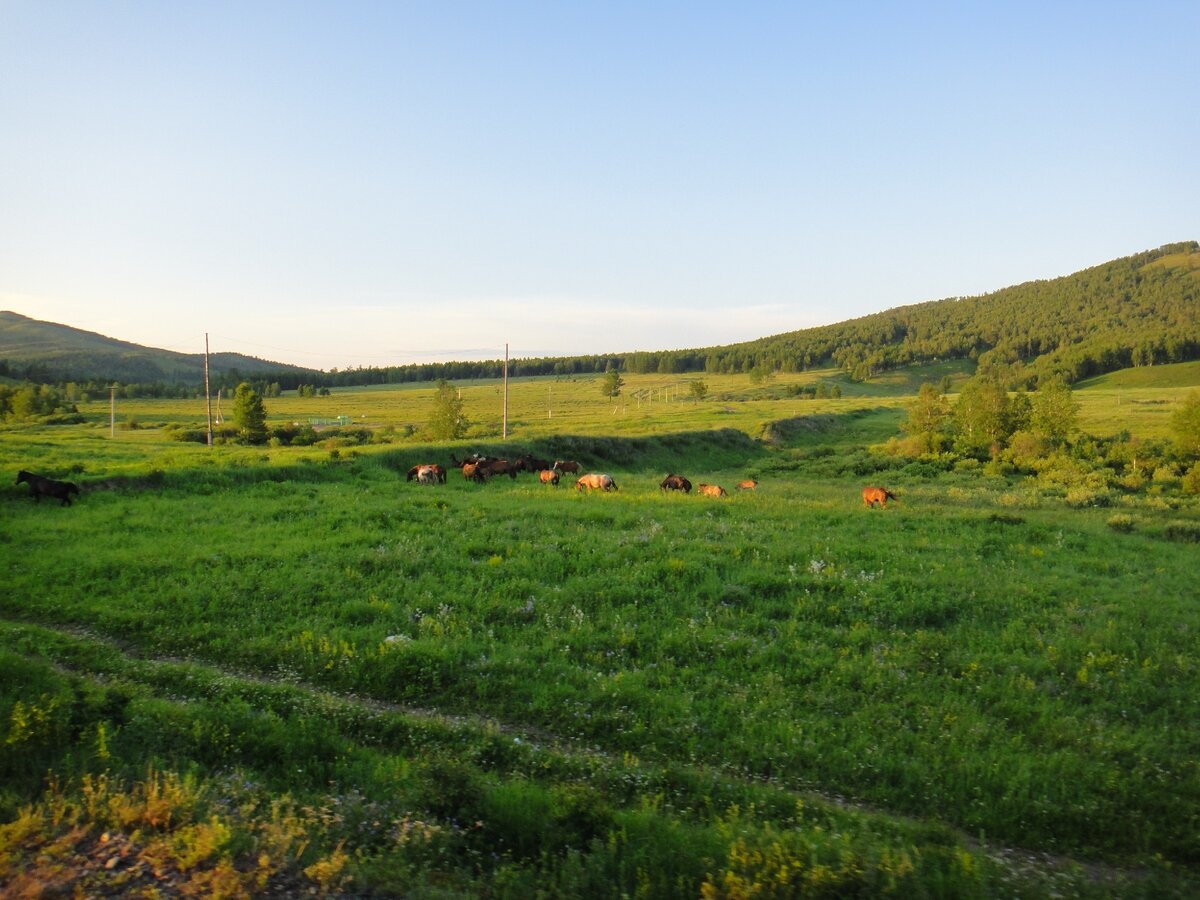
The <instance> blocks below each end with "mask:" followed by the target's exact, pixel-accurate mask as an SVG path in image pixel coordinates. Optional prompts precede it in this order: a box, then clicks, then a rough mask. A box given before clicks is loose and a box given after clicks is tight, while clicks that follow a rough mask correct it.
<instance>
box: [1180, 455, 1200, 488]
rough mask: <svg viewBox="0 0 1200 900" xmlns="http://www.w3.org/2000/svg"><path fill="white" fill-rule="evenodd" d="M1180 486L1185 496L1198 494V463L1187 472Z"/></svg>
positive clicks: (1199, 469) (1199, 474)
mask: <svg viewBox="0 0 1200 900" xmlns="http://www.w3.org/2000/svg"><path fill="white" fill-rule="evenodd" d="M1181 485H1182V487H1183V492H1184V493H1185V494H1200V463H1196V465H1194V466H1192V467H1191V468H1190V469H1188V470H1187V474H1185V475H1184V476H1183V481H1182V482H1181Z"/></svg>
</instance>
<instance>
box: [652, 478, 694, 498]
mask: <svg viewBox="0 0 1200 900" xmlns="http://www.w3.org/2000/svg"><path fill="white" fill-rule="evenodd" d="M658 489H659V490H660V491H683V492H684V493H685V494H690V493H691V492H692V483H691V482H690V481H688V480H687V479H686V478H684V477H683V476H682V475H668V476H667V477H666V478H664V479H663V480H662V484H660V485H659V486H658Z"/></svg>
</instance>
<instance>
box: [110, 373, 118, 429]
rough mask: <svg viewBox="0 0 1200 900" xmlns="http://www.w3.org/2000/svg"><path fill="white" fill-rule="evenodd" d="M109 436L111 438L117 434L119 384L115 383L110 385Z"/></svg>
mask: <svg viewBox="0 0 1200 900" xmlns="http://www.w3.org/2000/svg"><path fill="white" fill-rule="evenodd" d="M108 436H109V438H115V437H116V436H117V386H116V385H115V384H110V385H109V386H108Z"/></svg>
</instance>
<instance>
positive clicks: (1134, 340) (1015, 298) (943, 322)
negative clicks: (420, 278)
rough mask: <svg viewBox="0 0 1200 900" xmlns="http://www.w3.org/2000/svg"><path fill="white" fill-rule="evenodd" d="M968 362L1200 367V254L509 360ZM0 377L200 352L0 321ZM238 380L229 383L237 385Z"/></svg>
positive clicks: (241, 366) (150, 368) (873, 371)
mask: <svg viewBox="0 0 1200 900" xmlns="http://www.w3.org/2000/svg"><path fill="white" fill-rule="evenodd" d="M965 358H971V359H974V360H976V361H978V362H979V364H980V365H981V366H986V365H989V364H995V365H997V366H998V367H1001V368H1003V369H1004V371H1005V372H1007V373H1008V377H1009V379H1010V381H1013V382H1020V381H1022V380H1025V381H1027V382H1034V381H1036V380H1037V379H1038V378H1041V377H1044V376H1046V375H1061V376H1063V377H1064V378H1065V379H1066V380H1067V381H1068V382H1074V381H1078V380H1080V379H1082V378H1088V377H1091V376H1093V375H1100V374H1103V373H1105V372H1112V371H1116V370H1118V369H1124V368H1130V367H1133V366H1145V365H1155V364H1158V363H1167V362H1183V361H1185V360H1193V359H1200V244H1198V243H1197V242H1196V241H1187V242H1183V243H1178V244H1167V245H1164V246H1162V247H1159V248H1158V249H1157V250H1147V251H1143V252H1141V253H1136V254H1134V255H1132V256H1126V257H1122V258H1121V259H1116V260H1113V261H1111V262H1108V263H1103V264H1102V265H1099V266H1093V267H1091V268H1088V269H1084V270H1082V271H1080V272H1076V273H1074V274H1073V275H1065V276H1063V277H1061V278H1052V279H1046V280H1040V281H1030V282H1026V283H1024V284H1019V285H1015V286H1013V287H1007V288H1002V289H1000V290H997V291H993V292H991V293H988V294H983V295H980V296H978V297H951V298H948V299H945V300H933V301H930V302H928V303H917V304H914V305H912V306H902V307H897V308H895V309H889V310H885V311H883V312H879V313H874V314H872V315H869V316H863V317H861V318H858V319H851V320H848V321H846V322H841V323H838V324H836V325H824V326H821V327H818V328H807V329H804V330H801V331H793V332H788V333H786V334H778V335H774V336H771V337H764V338H760V339H758V340H755V341H747V342H744V343H740V344H729V345H725V346H720V347H707V348H699V349H694V350H661V351H659V350H646V351H640V352H635V353H610V354H599V355H592V356H573V357H548V358H539V359H519V360H514V361H513V366H512V370H511V371H512V373H515V374H520V375H564V374H574V373H586V372H603V371H604V370H605V369H607V368H608V367H610V366H612V367H615V368H618V369H621V370H623V371H626V372H631V373H643V372H659V373H670V374H674V373H678V374H683V373H687V372H750V371H753V370H754V369H756V368H757V369H761V370H764V371H768V372H770V371H799V370H803V369H808V368H813V367H828V366H837V367H840V368H842V369H844V370H845V371H846V372H847V373H848V374H849V375H850V376H851V377H852V378H854V379H857V380H863V379H866V378H870V377H872V376H874V375H878V374H880V373H882V372H885V371H888V370H890V369H898V368H904V367H908V366H918V365H924V364H928V363H932V362H936V361H939V360H946V359H965ZM210 369H211V371H212V373H213V376H214V377H217V378H221V377H222V376H224V378H223V380H224V381H226V382H228V381H229V380H230V378H229V373H234V375H235V376H237V375H240V376H245V377H248V378H251V379H257V380H271V381H278V382H280V383H281V385H282V386H283V387H284V388H290V387H295V386H296V385H297V384H299V383H305V382H307V383H310V384H314V385H326V386H349V385H364V384H385V383H393V382H401V381H430V380H435V379H438V378H448V379H456V378H489V377H494V376H497V375H499V374H500V371H501V363H500V361H498V360H484V361H478V362H475V361H472V362H448V363H424V364H411V365H403V366H389V367H385V368H358V369H350V370H346V371H342V372H317V371H314V370H311V369H305V368H302V367H299V366H291V365H287V364H285V363H278V362H271V361H269V360H263V359H258V358H256V357H253V356H242V355H240V354H236V353H217V354H213V355H212V356H211V357H210ZM0 375H9V376H13V377H20V378H26V379H29V380H31V381H41V382H63V381H69V380H74V381H118V382H121V383H124V384H131V383H141V384H148V383H164V384H198V383H200V382H201V381H202V380H203V377H204V358H203V356H202V355H201V354H187V353H174V352H171V351H169V350H155V349H152V348H149V347H142V346H139V345H137V344H130V343H127V342H125V341H119V340H114V339H113V338H108V337H104V336H102V335H99V334H94V333H92V332H88V331H80V330H79V329H77V328H71V327H68V326H66V325H56V324H53V323H50V322H40V321H37V320H35V319H29V318H26V317H25V316H21V315H17V314H16V313H11V312H0ZM235 380H236V379H235Z"/></svg>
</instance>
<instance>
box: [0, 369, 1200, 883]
mask: <svg viewBox="0 0 1200 900" xmlns="http://www.w3.org/2000/svg"><path fill="white" fill-rule="evenodd" d="M1155 368H1157V369H1158V370H1159V371H1157V372H1153V373H1152V376H1151V375H1148V374H1147V373H1144V372H1138V373H1136V377H1134V376H1133V375H1127V374H1125V373H1117V375H1114V376H1109V377H1108V378H1106V379H1099V380H1097V381H1096V382H1095V383H1093V384H1088V385H1085V386H1083V387H1082V389H1080V390H1079V391H1077V392H1076V397H1077V399H1078V400H1079V402H1080V404H1081V412H1080V420H1081V423H1082V425H1083V427H1084V429H1085V430H1086V431H1088V432H1090V433H1092V434H1095V435H1096V436H1097V437H1106V436H1111V435H1115V434H1119V433H1121V432H1124V431H1128V432H1130V433H1132V434H1134V435H1136V436H1138V437H1140V438H1144V439H1145V440H1147V441H1154V440H1161V439H1163V438H1165V437H1166V436H1167V435H1168V422H1169V416H1170V411H1171V410H1173V409H1174V408H1176V406H1177V405H1178V404H1179V403H1180V402H1181V401H1182V399H1183V397H1184V396H1185V395H1186V393H1187V391H1188V390H1189V389H1191V388H1192V387H1193V386H1195V385H1197V384H1200V367H1198V366H1196V365H1195V364H1185V365H1183V366H1169V367H1155ZM965 375H966V373H965V371H963V370H961V369H958V368H955V367H953V366H943V367H939V368H938V369H937V371H934V372H922V373H909V374H903V373H893V374H892V375H890V376H889V377H888V378H886V379H881V380H879V381H877V382H875V383H868V384H865V385H863V384H852V383H850V382H847V381H844V380H843V379H841V378H840V376H839V375H838V373H836V372H832V371H830V372H809V373H803V374H795V375H782V374H781V375H778V376H776V377H775V378H773V379H770V380H768V381H766V382H763V383H758V384H755V383H752V382H751V381H750V380H749V379H748V377H747V376H745V375H740V376H734V375H725V376H704V377H703V380H704V382H705V383H706V384H707V386H708V389H709V392H708V395H707V397H706V398H705V399H703V400H700V401H695V400H693V399H692V398H691V396H690V394H689V386H688V385H689V382H690V381H691V380H693V379H692V377H684V376H672V375H644V376H634V375H629V376H626V378H625V380H626V385H625V387H624V389H623V392H622V395H621V396H620V397H619V398H617V399H616V400H615V401H614V400H611V399H607V398H603V397H601V396H600V393H599V382H598V380H597V379H593V378H578V379H552V378H545V379H520V378H517V379H514V380H513V381H512V382H511V383H510V389H509V416H508V432H509V434H508V437H507V439H506V440H505V439H503V438H502V434H501V432H502V427H503V426H502V418H501V408H502V406H501V404H502V392H501V386H500V385H499V384H498V383H496V382H480V383H464V384H462V385H461V390H462V398H463V400H464V404H465V412H466V415H467V417H468V418H469V419H470V421H471V422H472V425H471V429H470V432H469V434H468V437H467V439H465V440H463V441H459V442H454V443H451V444H446V443H441V444H437V443H430V442H428V441H426V440H425V439H423V438H422V435H421V429H422V427H423V423H424V421H425V419H426V418H427V417H428V415H429V411H430V404H431V403H432V397H433V390H434V387H433V386H432V385H404V386H391V387H380V388H376V389H372V390H354V391H349V390H348V391H335V392H334V393H333V394H332V395H331V396H328V397H311V398H300V397H296V396H294V395H285V396H283V397H279V398H272V399H269V400H268V401H267V409H268V413H269V424H283V423H290V422H307V421H309V420H310V419H331V418H335V417H337V416H347V417H350V419H351V421H352V423H353V426H352V428H353V429H357V428H369V429H370V433H371V434H372V435H374V436H375V437H374V438H373V439H372V440H368V441H366V442H362V441H360V440H357V439H351V438H350V437H349V436H348V435H347V434H344V433H342V434H341V436H339V432H337V431H328V432H325V434H327V435H328V437H325V438H323V439H322V440H320V441H318V442H317V443H315V444H313V445H312V446H308V447H287V446H264V447H254V448H251V447H242V446H238V445H236V444H233V443H229V444H222V445H218V446H215V447H211V448H209V447H206V446H202V445H199V444H195V443H189V442H185V441H178V440H174V439H173V437H172V435H173V434H174V432H175V430H176V429H180V428H184V427H195V426H196V425H197V424H198V423H202V422H203V416H204V409H203V404H202V402H196V401H188V402H183V401H170V402H153V401H124V402H120V401H119V402H118V408H117V416H116V421H115V423H110V419H109V406H108V404H107V403H106V402H105V403H94V404H90V405H87V406H86V407H84V408H82V411H83V412H84V415H85V418H86V420H87V421H86V423H85V424H83V425H73V426H53V427H51V426H9V427H6V428H4V429H2V430H0V460H2V462H3V468H4V470H6V471H10V472H14V473H15V471H16V470H17V469H20V468H29V469H34V470H36V471H39V472H43V473H45V474H50V475H54V476H55V477H63V478H69V479H70V480H73V481H76V482H78V483H79V484H80V485H81V487H82V488H83V489H84V494H83V496H82V498H81V499H80V500H79V501H78V502H77V503H76V504H75V505H73V506H71V507H60V506H57V505H50V504H47V503H42V504H34V503H32V502H31V501H30V500H29V499H28V496H27V494H26V493H25V492H24V488H23V487H21V488H18V487H16V486H15V485H12V484H11V478H9V479H8V482H9V483H6V484H5V486H4V488H3V489H2V493H0V497H2V498H3V500H4V501H5V516H4V518H3V520H2V524H0V544H2V546H3V558H4V567H3V581H2V582H0V588H2V590H0V673H2V677H0V686H2V687H0V742H2V744H0V821H2V822H4V823H5V824H3V825H0V883H8V884H9V885H10V889H11V890H12V891H14V892H15V893H16V895H22V894H20V893H19V892H20V891H24V892H25V895H31V896H37V895H38V891H43V892H45V893H52V892H53V891H55V890H60V891H62V890H82V892H83V893H84V894H87V893H89V892H93V893H98V892H100V891H101V890H106V889H113V888H119V889H120V890H122V891H123V892H125V893H126V894H127V895H130V896H171V895H176V894H178V895H184V894H187V893H189V892H191V893H192V894H195V893H207V894H212V895H221V896H252V895H255V894H258V893H269V892H276V893H289V892H290V893H296V892H301V891H315V892H317V893H320V894H325V895H343V894H353V895H363V896H368V895H373V894H374V895H387V896H415V897H421V896H427V897H456V896H489V897H507V896H546V897H552V896H580V897H582V896H586V897H593V896H594V897H605V896H611V897H623V896H638V897H653V898H658V897H674V896H678V897H696V896H703V897H791V896H829V897H845V896H881V895H896V896H904V897H910V896H918V897H919V896H931V897H937V896H945V897H1004V896H1012V897H1017V896H1020V897H1052V896H1054V897H1061V896H1083V897H1088V896H1095V897H1106V896H1134V897H1161V896H1181V897H1182V896H1191V895H1195V894H1196V893H1197V890H1198V889H1200V879H1198V878H1197V865H1198V863H1200V715H1198V714H1200V699H1198V698H1200V690H1198V688H1200V672H1198V670H1197V652H1196V647H1197V644H1196V637H1195V635H1196V632H1197V628H1198V627H1200V612H1198V610H1197V604H1196V590H1195V575H1194V571H1195V558H1196V545H1195V543H1194V534H1195V533H1196V530H1198V529H1200V524H1198V523H1200V503H1197V500H1196V498H1195V496H1194V495H1188V494H1185V493H1184V492H1182V491H1181V490H1179V489H1178V487H1177V485H1175V484H1173V483H1171V482H1170V481H1169V480H1163V481H1162V482H1161V483H1157V484H1153V485H1150V486H1148V487H1147V488H1146V489H1144V490H1138V491H1129V492H1124V493H1114V494H1113V495H1112V498H1111V499H1110V500H1106V503H1107V505H1104V506H1100V505H1073V504H1071V503H1069V502H1067V496H1068V493H1067V491H1065V490H1063V489H1062V488H1060V487H1057V486H1054V485H1047V484H1045V483H1044V482H1039V481H1036V480H1034V479H1031V478H1029V477H1027V476H1024V475H1020V474H1013V473H1005V472H1003V471H988V470H985V469H982V468H981V469H978V470H975V469H969V468H967V467H958V468H951V469H934V468H931V467H929V466H927V465H925V466H923V465H921V464H916V463H914V464H906V463H904V462H903V461H898V462H895V463H890V462H889V461H888V460H887V459H886V458H885V457H882V456H880V455H878V454H876V453H873V452H872V451H871V450H870V449H869V448H870V447H871V446H873V445H878V444H880V443H882V442H884V441H886V440H887V439H888V438H889V437H890V436H892V435H894V434H896V432H897V430H898V427H899V424H900V422H901V421H902V419H903V417H904V405H905V403H906V402H907V401H908V399H909V398H910V397H911V395H912V393H915V391H916V387H917V385H919V383H920V381H921V380H923V379H925V378H941V377H943V376H949V377H950V378H951V381H952V383H953V382H958V381H961V379H962V378H963V377H965ZM816 381H824V382H826V383H827V384H830V385H833V384H837V385H838V386H839V388H840V390H841V393H842V396H841V397H840V398H839V399H822V400H815V399H807V398H804V397H802V396H800V395H798V394H797V393H796V390H797V389H798V388H801V387H803V386H805V385H809V384H812V383H814V382H816ZM514 448H520V449H521V450H529V451H532V452H534V453H537V454H540V455H544V456H547V457H559V458H574V459H579V460H581V461H582V462H583V463H584V464H585V466H586V468H587V469H590V470H594V471H606V472H610V473H611V474H612V475H613V476H614V478H615V479H616V481H617V484H618V485H619V488H620V490H619V491H617V492H615V493H611V494H582V493H578V492H576V491H575V490H573V489H572V488H571V486H570V484H569V483H564V484H562V485H560V486H559V487H557V488H554V487H549V486H544V485H541V484H538V483H537V482H536V480H534V479H533V478H532V477H531V476H529V475H522V476H520V477H519V478H518V479H517V480H516V481H511V480H509V479H507V478H502V479H497V480H495V481H493V482H491V483H488V484H484V485H477V484H472V483H468V482H466V481H464V480H463V479H462V477H461V476H460V475H459V474H458V473H457V472H456V471H454V470H451V472H450V477H449V479H448V482H447V483H446V484H445V485H440V486H436V487H426V486H420V485H418V484H416V483H415V482H407V481H406V480H405V472H406V471H407V470H408V468H409V467H410V466H412V465H414V464H417V463H423V462H441V463H443V464H445V463H447V462H448V458H449V455H450V454H451V453H454V454H456V455H462V454H463V453H465V452H468V451H470V450H479V451H485V452H487V451H490V452H496V453H512V452H513V451H514ZM668 471H675V472H681V473H683V474H686V475H687V476H688V477H689V478H690V479H691V480H692V481H693V482H703V481H707V482H710V483H718V484H723V485H725V486H726V487H729V488H732V485H733V484H734V483H736V482H737V481H739V480H741V479H742V478H747V477H749V478H754V479H756V480H758V482H759V487H758V489H757V490H756V491H754V492H744V493H736V492H733V491H732V490H731V492H730V493H731V496H730V497H728V498H726V499H723V500H714V499H710V498H702V497H698V496H694V495H693V496H685V495H681V494H675V493H667V494H664V493H663V492H661V491H660V490H659V487H658V484H659V481H660V480H661V479H662V477H663V475H665V474H666V473H667V472H668ZM867 483H884V484H887V485H888V486H889V487H891V488H892V489H893V490H895V491H896V493H897V494H899V497H900V500H899V502H897V503H893V504H889V505H888V507H887V508H886V509H883V510H880V509H874V510H867V509H865V508H864V507H863V504H862V501H861V500H860V498H859V496H858V494H859V490H860V489H861V487H862V486H863V485H864V484H867ZM1117 516H1120V517H1121V518H1120V522H1121V523H1122V524H1121V527H1116V526H1115V525H1114V524H1113V523H1114V520H1115V519H1116V517H1117ZM1180 535H1182V536H1183V539H1180ZM1189 538H1190V539H1189Z"/></svg>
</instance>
